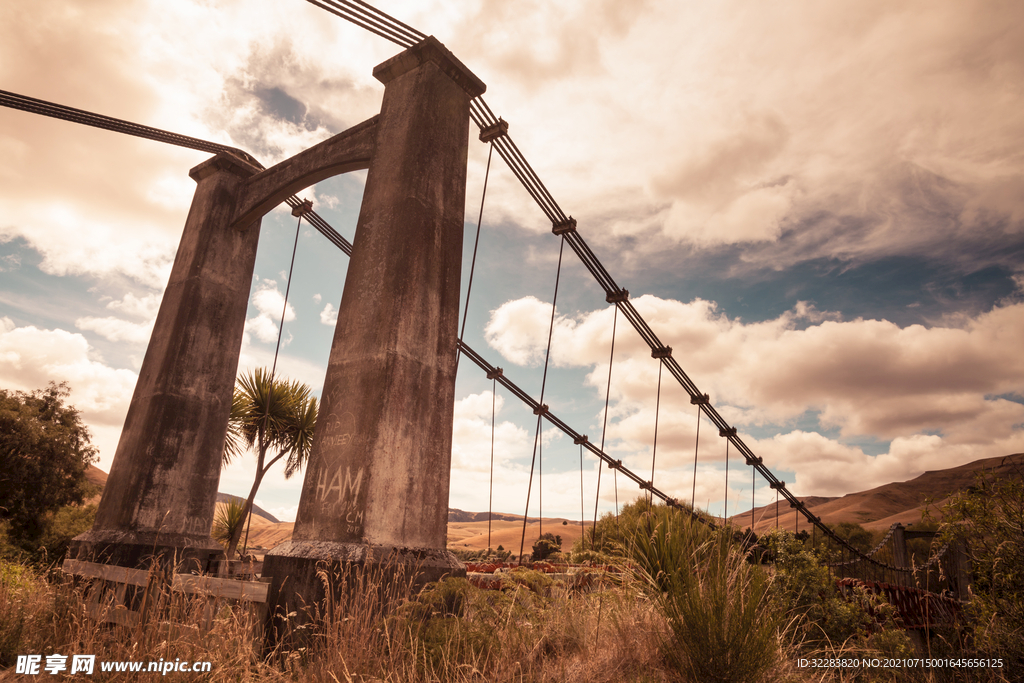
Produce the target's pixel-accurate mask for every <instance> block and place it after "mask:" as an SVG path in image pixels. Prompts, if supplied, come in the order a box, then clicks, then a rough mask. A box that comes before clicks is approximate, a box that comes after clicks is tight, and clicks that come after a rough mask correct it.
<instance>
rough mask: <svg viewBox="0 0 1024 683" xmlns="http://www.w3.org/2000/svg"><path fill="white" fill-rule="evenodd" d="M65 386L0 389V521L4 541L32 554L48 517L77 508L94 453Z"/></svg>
mask: <svg viewBox="0 0 1024 683" xmlns="http://www.w3.org/2000/svg"><path fill="white" fill-rule="evenodd" d="M70 394H71V390H70V389H69V388H68V385H67V383H66V382H61V383H60V384H56V383H54V382H50V385H49V386H48V387H47V388H46V389H38V390H36V391H33V392H30V393H25V392H21V391H15V392H10V391H6V390H2V389H0V462H2V463H3V464H2V466H0V521H3V522H4V524H3V525H2V526H3V527H5V528H6V530H7V535H8V538H9V541H10V542H11V543H13V544H16V545H18V546H20V547H22V548H24V549H26V550H31V549H34V548H35V546H36V545H37V543H38V541H39V540H40V538H41V536H42V535H43V533H44V531H45V529H46V526H47V519H48V515H49V514H50V513H53V512H55V511H57V510H58V509H60V508H62V507H63V506H65V505H71V504H81V503H82V500H83V499H84V497H85V495H86V494H87V492H88V491H89V489H90V486H89V483H88V481H87V480H86V478H85V471H86V469H87V468H88V466H89V464H90V463H92V462H94V461H95V460H96V459H97V457H96V449H95V448H94V447H93V446H92V444H91V443H90V434H89V430H88V429H87V428H86V426H85V424H84V423H83V422H82V418H81V416H80V415H79V412H78V411H77V410H76V409H75V408H74V407H73V406H69V405H65V401H66V399H67V398H68V396H70Z"/></svg>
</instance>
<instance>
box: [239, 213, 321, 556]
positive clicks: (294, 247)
mask: <svg viewBox="0 0 1024 683" xmlns="http://www.w3.org/2000/svg"><path fill="white" fill-rule="evenodd" d="M312 208H313V202H311V201H309V200H308V199H307V200H306V201H304V202H302V204H300V205H298V206H297V207H295V208H294V209H292V213H293V214H295V215H297V216H298V217H299V220H298V222H297V223H296V224H295V243H294V244H293V245H292V262H291V265H289V266H288V282H287V283H286V284H285V286H284V308H282V309H281V324H280V325H279V326H278V328H277V348H275V349H274V365H273V366H272V367H271V369H270V388H269V390H268V391H267V413H266V415H264V416H263V431H264V433H265V432H266V430H267V421H268V420H269V419H270V401H271V399H272V398H273V396H274V375H275V374H276V373H277V357H278V355H279V354H280V353H281V337H282V336H283V334H284V316H285V314H286V313H288V294H289V293H290V292H291V289H292V271H293V270H294V269H295V252H296V251H298V249H299V230H300V229H301V228H302V216H303V214H305V213H306V212H307V211H310V210H312ZM251 527H252V508H251V507H250V508H249V514H248V516H247V517H246V522H245V540H244V541H242V554H243V555H244V554H245V551H246V550H248V548H249V529H250V528H251ZM228 559H230V558H228Z"/></svg>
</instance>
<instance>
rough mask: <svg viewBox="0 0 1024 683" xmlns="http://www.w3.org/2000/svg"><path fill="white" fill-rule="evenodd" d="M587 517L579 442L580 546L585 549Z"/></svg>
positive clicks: (581, 446)
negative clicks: (584, 506) (584, 505)
mask: <svg viewBox="0 0 1024 683" xmlns="http://www.w3.org/2000/svg"><path fill="white" fill-rule="evenodd" d="M586 527H587V516H586V513H585V512H584V511H583V442H580V532H581V536H580V539H581V541H580V545H581V546H582V547H583V549H584V550H586V549H587V528H586Z"/></svg>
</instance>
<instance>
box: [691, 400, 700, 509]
mask: <svg viewBox="0 0 1024 683" xmlns="http://www.w3.org/2000/svg"><path fill="white" fill-rule="evenodd" d="M699 452H700V404H699V403H698V404H697V437H696V438H695V439H694V440H693V491H691V492H690V509H691V510H696V509H697V453H699Z"/></svg>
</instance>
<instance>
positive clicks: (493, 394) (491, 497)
mask: <svg viewBox="0 0 1024 683" xmlns="http://www.w3.org/2000/svg"><path fill="white" fill-rule="evenodd" d="M497 391H498V378H497V377H495V378H494V379H492V380H491V475H490V481H489V484H488V488H487V549H488V550H490V548H491V510H492V508H493V502H494V414H495V405H496V401H497V397H496V394H497Z"/></svg>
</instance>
